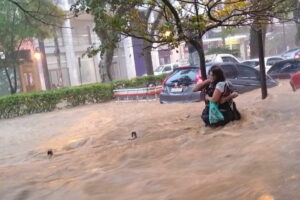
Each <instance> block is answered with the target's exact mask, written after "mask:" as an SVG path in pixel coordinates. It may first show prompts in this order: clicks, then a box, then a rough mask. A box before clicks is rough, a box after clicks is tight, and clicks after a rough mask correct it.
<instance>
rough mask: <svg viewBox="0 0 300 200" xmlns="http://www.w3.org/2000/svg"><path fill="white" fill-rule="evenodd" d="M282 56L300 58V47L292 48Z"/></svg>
mask: <svg viewBox="0 0 300 200" xmlns="http://www.w3.org/2000/svg"><path fill="white" fill-rule="evenodd" d="M281 57H282V58H284V59H292V58H300V48H295V49H290V50H288V51H286V52H284V53H283V54H281Z"/></svg>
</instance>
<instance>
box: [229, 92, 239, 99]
mask: <svg viewBox="0 0 300 200" xmlns="http://www.w3.org/2000/svg"><path fill="white" fill-rule="evenodd" d="M230 96H231V98H232V99H234V98H237V97H238V96H239V93H237V92H233V93H231V95H230Z"/></svg>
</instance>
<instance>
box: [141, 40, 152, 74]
mask: <svg viewBox="0 0 300 200" xmlns="http://www.w3.org/2000/svg"><path fill="white" fill-rule="evenodd" d="M143 49H144V61H145V65H146V71H147V75H153V74H154V72H153V63H152V56H151V50H152V44H151V43H150V42H147V41H145V40H144V41H143Z"/></svg>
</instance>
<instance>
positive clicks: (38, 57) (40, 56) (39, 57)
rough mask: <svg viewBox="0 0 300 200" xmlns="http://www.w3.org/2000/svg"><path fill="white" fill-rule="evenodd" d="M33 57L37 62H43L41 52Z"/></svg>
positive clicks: (35, 53)
mask: <svg viewBox="0 0 300 200" xmlns="http://www.w3.org/2000/svg"><path fill="white" fill-rule="evenodd" d="M33 56H34V58H35V59H36V60H37V61H39V60H41V58H42V54H41V52H39V51H36V52H34V55H33Z"/></svg>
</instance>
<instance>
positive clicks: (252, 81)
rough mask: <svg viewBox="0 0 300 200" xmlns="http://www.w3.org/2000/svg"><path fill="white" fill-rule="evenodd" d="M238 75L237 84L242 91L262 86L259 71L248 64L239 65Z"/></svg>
mask: <svg viewBox="0 0 300 200" xmlns="http://www.w3.org/2000/svg"><path fill="white" fill-rule="evenodd" d="M237 69H238V77H237V80H236V85H238V86H239V88H241V91H239V92H241V93H243V92H248V91H251V90H253V89H256V88H259V87H260V79H259V72H258V71H257V70H256V69H253V68H251V67H249V66H246V65H241V64H238V65H237Z"/></svg>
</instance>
